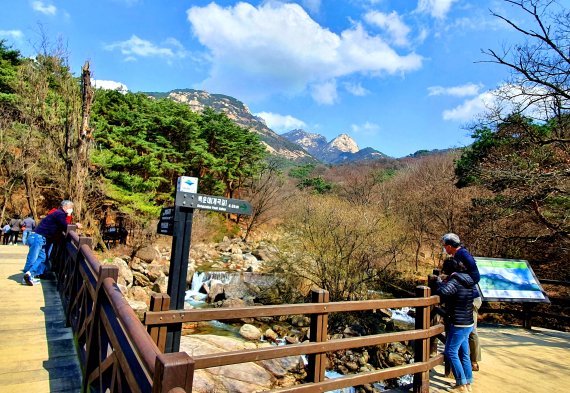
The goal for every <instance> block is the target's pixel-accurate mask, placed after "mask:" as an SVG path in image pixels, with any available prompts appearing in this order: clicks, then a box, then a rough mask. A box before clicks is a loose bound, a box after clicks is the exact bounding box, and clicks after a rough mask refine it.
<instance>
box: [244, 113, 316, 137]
mask: <svg viewBox="0 0 570 393" xmlns="http://www.w3.org/2000/svg"><path fill="white" fill-rule="evenodd" d="M255 116H258V117H261V118H262V119H263V120H265V124H267V127H269V128H271V129H272V130H274V131H277V132H286V131H291V130H293V129H296V128H305V127H307V124H305V122H304V121H303V120H300V119H297V118H296V117H293V116H291V115H280V114H278V113H271V112H259V113H256V114H255Z"/></svg>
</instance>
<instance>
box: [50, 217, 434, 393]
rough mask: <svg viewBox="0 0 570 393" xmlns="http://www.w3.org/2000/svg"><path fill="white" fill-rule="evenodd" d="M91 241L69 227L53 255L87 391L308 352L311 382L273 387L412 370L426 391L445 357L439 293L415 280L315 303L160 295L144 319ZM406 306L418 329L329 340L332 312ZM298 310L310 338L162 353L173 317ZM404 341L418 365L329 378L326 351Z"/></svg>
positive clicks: (155, 383)
mask: <svg viewBox="0 0 570 393" xmlns="http://www.w3.org/2000/svg"><path fill="white" fill-rule="evenodd" d="M90 245H91V240H90V239H88V238H84V237H79V236H78V235H77V233H76V232H75V228H74V227H73V226H69V227H68V231H67V233H66V238H65V241H62V242H61V243H59V244H57V245H55V249H54V251H53V252H54V256H53V262H52V264H53V266H52V269H53V270H54V272H55V273H56V275H57V279H58V283H57V285H58V290H59V292H60V295H61V298H62V301H63V304H64V307H65V311H66V318H67V322H68V324H69V325H70V326H71V327H72V329H73V332H74V335H75V337H76V341H77V347H78V348H77V349H78V354H79V359H80V363H81V367H82V370H83V390H84V391H97V392H105V391H109V392H153V393H159V392H169V393H174V392H177V393H184V392H191V391H192V384H193V375H194V370H195V369H205V368H209V367H218V366H224V365H230V364H236V363H246V362H252V361H259V360H266V359H275V358H282V357H287V356H298V355H308V356H307V357H308V368H307V380H306V383H303V384H302V385H295V386H291V387H287V388H282V389H278V390H272V391H271V392H280V393H282V392H315V391H328V390H334V389H340V388H344V387H349V386H357V385H362V384H366V383H371V382H375V381H379V380H385V379H389V378H396V377H399V376H403V375H407V374H413V375H414V382H413V391H414V392H422V393H428V391H429V371H430V369H432V368H433V367H435V366H436V365H439V364H442V363H443V355H441V354H438V355H436V356H434V357H431V358H430V341H431V340H432V338H433V337H435V336H437V335H439V334H441V333H442V332H443V330H444V327H443V325H435V326H431V321H430V312H431V309H432V308H433V307H434V306H435V305H437V304H438V303H439V297H438V296H431V295H430V289H429V288H428V287H425V286H420V287H417V289H416V296H417V297H412V298H406V299H386V300H368V301H353V302H334V303H329V301H328V292H326V291H324V290H315V291H313V298H312V303H306V304H289V305H277V306H259V307H241V308H230V309H205V310H204V309H202V310H168V309H169V307H170V299H169V297H168V295H165V294H155V295H153V297H152V299H151V304H150V307H149V310H150V311H148V312H147V313H146V315H145V317H144V325H143V323H141V321H140V320H139V319H138V318H137V316H136V314H135V313H134V311H133V310H132V308H131V307H130V306H129V304H128V303H127V301H126V300H125V298H124V297H123V295H122V294H121V292H120V289H119V288H118V286H117V284H116V280H117V278H118V269H117V268H116V267H114V266H110V265H102V264H101V263H100V262H99V261H97V259H96V257H95V256H94V254H93V252H92V250H91V247H90ZM402 307H415V309H416V322H415V329H414V330H409V331H403V332H393V333H385V334H378V335H369V336H362V337H351V338H344V339H336V340H327V330H328V316H329V314H330V313H338V312H353V311H371V310H377V309H384V308H402ZM297 314H305V315H310V318H311V325H310V340H309V342H308V343H301V344H291V345H286V346H278V347H268V348H258V349H255V350H244V351H232V352H226V353H216V354H209V355H200V356H194V357H193V358H192V357H190V356H189V355H188V354H187V353H185V352H177V353H163V351H164V348H165V340H166V333H167V331H168V328H169V326H173V324H182V323H185V322H197V321H209V320H229V319H239V318H245V317H251V318H255V317H270V316H280V315H297ZM400 341H413V342H414V349H415V354H414V363H413V364H407V365H402V366H397V367H391V368H387V369H382V370H376V371H371V372H363V373H358V374H351V375H346V376H344V377H340V378H335V379H330V380H325V376H324V375H325V364H326V362H325V359H326V353H327V352H333V351H338V350H343V349H349V348H358V347H366V346H373V345H379V344H384V343H391V342H400Z"/></svg>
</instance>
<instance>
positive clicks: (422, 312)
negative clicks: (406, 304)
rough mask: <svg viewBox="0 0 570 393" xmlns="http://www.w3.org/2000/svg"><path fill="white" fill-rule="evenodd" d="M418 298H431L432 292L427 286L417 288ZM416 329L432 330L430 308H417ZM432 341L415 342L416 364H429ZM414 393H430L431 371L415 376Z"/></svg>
mask: <svg viewBox="0 0 570 393" xmlns="http://www.w3.org/2000/svg"><path fill="white" fill-rule="evenodd" d="M416 296H417V297H423V298H427V297H430V296H431V290H430V289H429V287H426V286H418V287H416ZM415 328H416V329H422V330H425V329H429V328H430V310H429V307H426V306H422V307H416V326H415ZM429 352H430V340H429V338H425V339H421V340H415V342H414V362H415V363H420V362H427V361H428V360H429ZM414 393H429V370H428V371H424V372H421V373H416V374H414Z"/></svg>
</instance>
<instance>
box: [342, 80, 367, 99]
mask: <svg viewBox="0 0 570 393" xmlns="http://www.w3.org/2000/svg"><path fill="white" fill-rule="evenodd" d="M344 88H345V89H346V90H347V91H348V92H349V93H350V94H352V95H353V96H357V97H363V96H365V95H368V93H370V91H369V90H367V89H365V88H364V87H362V85H361V84H360V83H345V84H344Z"/></svg>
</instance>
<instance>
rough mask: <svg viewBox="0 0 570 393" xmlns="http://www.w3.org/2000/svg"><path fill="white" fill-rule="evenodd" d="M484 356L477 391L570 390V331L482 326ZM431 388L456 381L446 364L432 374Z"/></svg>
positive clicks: (551, 392)
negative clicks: (446, 370) (445, 369)
mask: <svg viewBox="0 0 570 393" xmlns="http://www.w3.org/2000/svg"><path fill="white" fill-rule="evenodd" d="M479 339H480V342H481V346H482V347H481V348H482V358H483V360H482V361H481V363H479V366H480V368H481V371H479V372H475V373H474V376H475V382H474V387H473V392H476V393H539V392H540V393H567V392H570V333H564V332H558V331H554V330H548V329H541V328H533V329H532V330H531V331H528V330H525V329H523V328H520V327H511V326H498V325H485V326H480V327H479ZM430 382H431V383H430V392H431V393H439V392H445V391H447V388H448V387H449V386H450V384H452V383H453V382H454V381H453V380H452V379H448V378H444V377H443V366H439V367H437V368H436V369H435V370H434V371H432V373H431V375H430Z"/></svg>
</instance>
